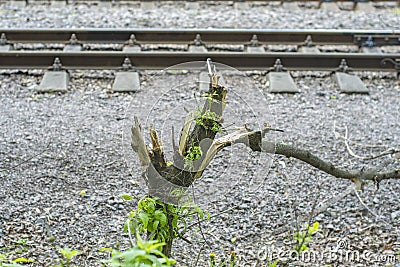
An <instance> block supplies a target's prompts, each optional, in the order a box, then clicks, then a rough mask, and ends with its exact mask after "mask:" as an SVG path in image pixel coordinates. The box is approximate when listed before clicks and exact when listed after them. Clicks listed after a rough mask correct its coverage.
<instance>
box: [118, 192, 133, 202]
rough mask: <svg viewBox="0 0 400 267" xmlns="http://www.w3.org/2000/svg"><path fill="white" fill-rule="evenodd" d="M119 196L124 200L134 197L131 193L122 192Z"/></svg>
mask: <svg viewBox="0 0 400 267" xmlns="http://www.w3.org/2000/svg"><path fill="white" fill-rule="evenodd" d="M119 197H120V198H122V199H124V200H127V201H129V200H132V199H133V197H132V196H131V195H128V194H121V195H119Z"/></svg>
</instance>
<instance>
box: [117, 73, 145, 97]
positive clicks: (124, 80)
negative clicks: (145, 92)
mask: <svg viewBox="0 0 400 267" xmlns="http://www.w3.org/2000/svg"><path fill="white" fill-rule="evenodd" d="M139 90H140V79H139V73H137V72H135V71H120V72H117V73H116V74H115V80H114V83H113V85H112V91H114V92H136V91H139Z"/></svg>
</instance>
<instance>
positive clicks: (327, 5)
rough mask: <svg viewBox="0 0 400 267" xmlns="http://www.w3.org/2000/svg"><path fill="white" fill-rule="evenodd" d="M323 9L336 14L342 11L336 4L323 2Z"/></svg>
mask: <svg viewBox="0 0 400 267" xmlns="http://www.w3.org/2000/svg"><path fill="white" fill-rule="evenodd" d="M321 9H322V10H326V11H334V12H337V11H340V8H339V6H338V5H337V4H336V3H334V2H323V3H322V4H321Z"/></svg>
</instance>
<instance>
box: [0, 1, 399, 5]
mask: <svg viewBox="0 0 400 267" xmlns="http://www.w3.org/2000/svg"><path fill="white" fill-rule="evenodd" d="M13 1H16V2H25V3H28V4H30V3H34V2H40V0H39V1H38V0H13ZM49 1H52V2H65V3H68V4H71V3H82V2H116V3H118V2H156V1H161V2H166V1H171V0H49ZM175 1H177V2H211V1H212V0H175ZM291 1H295V2H356V3H357V2H365V1H362V0H213V2H281V3H284V2H291ZM0 2H2V1H0ZM42 2H45V0H42ZM366 2H372V3H379V2H399V0H367V1H366Z"/></svg>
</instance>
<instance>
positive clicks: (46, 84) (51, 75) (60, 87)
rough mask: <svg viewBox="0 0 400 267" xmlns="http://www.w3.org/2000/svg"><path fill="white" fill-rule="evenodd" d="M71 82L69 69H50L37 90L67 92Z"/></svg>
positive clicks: (42, 91)
mask: <svg viewBox="0 0 400 267" xmlns="http://www.w3.org/2000/svg"><path fill="white" fill-rule="evenodd" d="M68 83H69V75H68V72H67V71H64V70H62V71H48V72H46V73H45V74H44V76H43V79H42V81H41V82H40V85H39V87H38V88H37V90H36V91H37V92H39V93H49V92H67V90H68Z"/></svg>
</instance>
